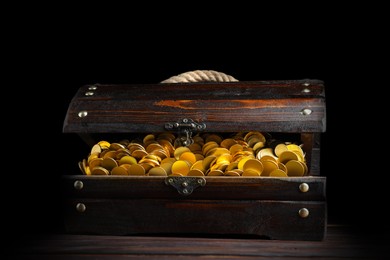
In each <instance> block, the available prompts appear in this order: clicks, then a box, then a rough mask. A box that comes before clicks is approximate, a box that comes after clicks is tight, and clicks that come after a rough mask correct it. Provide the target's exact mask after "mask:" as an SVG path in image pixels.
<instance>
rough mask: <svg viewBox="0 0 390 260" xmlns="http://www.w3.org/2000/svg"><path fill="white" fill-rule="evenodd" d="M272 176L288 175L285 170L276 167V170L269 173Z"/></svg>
mask: <svg viewBox="0 0 390 260" xmlns="http://www.w3.org/2000/svg"><path fill="white" fill-rule="evenodd" d="M269 176H270V177H288V176H287V173H285V172H284V171H282V170H280V169H276V170H273V171H272V172H271V173H270V174H269Z"/></svg>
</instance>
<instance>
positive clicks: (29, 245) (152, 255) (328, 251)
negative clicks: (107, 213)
mask: <svg viewBox="0 0 390 260" xmlns="http://www.w3.org/2000/svg"><path fill="white" fill-rule="evenodd" d="M385 234H386V232H383V234H382V233H375V231H374V232H373V233H364V232H362V231H359V230H358V229H356V230H355V229H350V228H348V227H344V226H337V225H336V226H334V225H331V226H328V227H327V234H326V237H325V239H324V240H323V241H292V240H265V239H257V238H249V237H229V236H221V237H205V236H199V237H196V236H169V237H168V236H165V237H164V236H94V235H69V234H68V235H66V234H53V235H32V236H31V235H30V236H25V237H21V238H20V239H19V240H18V241H17V247H15V249H13V250H12V249H10V248H7V249H6V250H3V255H6V256H8V258H6V259H113V258H115V259H332V260H334V259H388V258H389V257H390V251H389V250H388V245H389V244H390V240H389V237H388V236H387V235H385Z"/></svg>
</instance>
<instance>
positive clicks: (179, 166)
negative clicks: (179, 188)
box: [172, 160, 190, 176]
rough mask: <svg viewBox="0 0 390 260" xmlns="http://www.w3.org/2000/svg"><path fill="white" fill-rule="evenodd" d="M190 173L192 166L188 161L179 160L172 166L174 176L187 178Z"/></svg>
mask: <svg viewBox="0 0 390 260" xmlns="http://www.w3.org/2000/svg"><path fill="white" fill-rule="evenodd" d="M189 171H190V165H189V164H188V162H187V161H183V160H178V161H176V162H174V163H173V164H172V173H173V174H175V173H179V174H182V175H184V176H186V175H187V174H188V172H189Z"/></svg>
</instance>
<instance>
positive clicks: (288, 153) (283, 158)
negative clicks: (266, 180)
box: [279, 151, 298, 164]
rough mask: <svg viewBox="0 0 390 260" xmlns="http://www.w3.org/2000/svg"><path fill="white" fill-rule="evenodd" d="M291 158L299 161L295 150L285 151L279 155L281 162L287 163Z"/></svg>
mask: <svg viewBox="0 0 390 260" xmlns="http://www.w3.org/2000/svg"><path fill="white" fill-rule="evenodd" d="M290 160H296V161H298V155H297V154H296V153H294V152H293V151H284V152H282V153H281V154H280V156H279V162H281V163H283V164H286V163H287V162H288V161H290Z"/></svg>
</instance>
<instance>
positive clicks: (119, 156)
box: [115, 148, 131, 160]
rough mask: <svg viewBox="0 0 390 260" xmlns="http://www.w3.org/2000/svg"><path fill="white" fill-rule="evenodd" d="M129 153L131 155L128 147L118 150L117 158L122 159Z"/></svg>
mask: <svg viewBox="0 0 390 260" xmlns="http://www.w3.org/2000/svg"><path fill="white" fill-rule="evenodd" d="M127 155H130V156H131V154H130V152H129V150H127V148H126V149H124V150H117V151H116V156H115V159H117V160H120V159H121V158H122V157H123V156H127Z"/></svg>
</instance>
